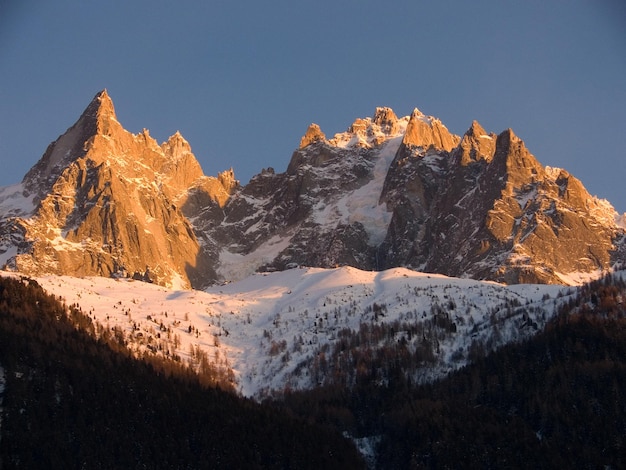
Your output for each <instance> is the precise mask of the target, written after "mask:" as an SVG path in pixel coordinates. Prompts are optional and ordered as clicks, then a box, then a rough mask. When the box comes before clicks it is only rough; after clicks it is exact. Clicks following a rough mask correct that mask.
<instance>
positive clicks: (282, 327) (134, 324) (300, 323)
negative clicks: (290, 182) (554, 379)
mask: <svg viewBox="0 0 626 470" xmlns="http://www.w3.org/2000/svg"><path fill="white" fill-rule="evenodd" d="M37 282H39V284H40V285H41V286H42V287H44V288H45V289H46V290H47V291H49V292H50V293H52V294H55V295H57V296H60V297H62V298H63V299H64V300H65V302H66V303H67V304H68V305H69V304H74V303H77V304H79V305H80V306H81V308H82V310H83V311H84V312H88V313H89V315H90V316H91V317H92V318H93V319H94V320H96V321H97V322H99V323H101V324H102V325H103V327H104V328H107V329H114V330H116V332H118V334H119V332H123V335H124V337H125V340H126V341H127V342H128V344H129V345H130V346H131V348H132V349H135V350H136V351H138V352H147V353H149V354H159V355H163V356H167V357H170V358H173V360H181V361H188V362H190V363H191V364H194V366H198V362H199V358H200V357H202V356H204V357H206V358H208V360H209V361H210V362H211V363H212V364H215V365H217V366H218V367H220V368H223V369H224V370H227V369H229V368H232V370H233V371H234V377H235V381H236V388H237V389H238V390H239V391H240V392H241V393H242V394H244V395H246V396H256V397H260V396H263V395H265V394H267V393H271V392H280V391H282V390H284V389H286V388H291V389H298V388H309V387H312V386H315V385H317V384H319V383H330V382H331V381H333V380H335V379H334V378H333V377H335V378H337V377H338V376H339V375H342V379H341V380H343V381H344V382H345V383H350V381H353V380H354V379H355V376H354V374H356V364H355V365H353V366H350V367H346V366H345V364H343V363H341V361H342V360H345V359H346V357H347V356H346V355H348V354H349V355H350V357H351V358H353V359H354V360H355V361H357V359H358V358H359V357H360V355H361V354H362V353H363V351H364V350H365V349H369V350H370V351H374V352H376V351H380V352H381V354H382V353H383V352H384V353H386V354H387V353H389V352H390V351H395V352H396V353H398V352H399V351H400V350H401V351H403V353H404V354H405V355H406V354H409V355H412V356H410V357H413V358H414V360H413V359H412V360H410V361H409V362H407V363H406V367H404V368H403V372H404V373H406V374H408V375H411V376H412V377H414V378H415V379H416V380H428V379H431V378H434V377H437V376H441V375H442V374H446V373H447V372H449V371H450V370H453V369H456V368H458V367H460V366H462V365H464V364H466V363H467V361H468V360H469V359H470V357H471V356H472V354H478V353H479V352H480V351H485V350H490V349H492V348H495V347H497V346H499V345H502V344H505V343H507V342H510V341H515V340H517V339H519V338H522V337H524V336H527V335H530V334H533V333H535V332H536V331H537V330H538V329H539V328H541V327H542V325H543V324H544V323H545V321H547V320H548V319H549V318H550V317H551V315H552V314H553V312H554V309H555V304H556V302H557V295H559V294H560V293H561V290H562V287H560V286H546V285H516V286H504V285H500V284H496V283H491V282H479V281H474V280H469V279H455V278H449V277H445V276H440V275H432V274H423V273H417V272H414V271H410V270H407V269H402V268H396V269H391V270H387V271H384V272H371V271H361V270H358V269H355V268H350V267H343V268H337V269H321V268H298V269H290V270H286V271H283V272H276V273H263V274H255V275H253V276H250V277H248V278H246V279H244V280H242V281H239V282H234V283H231V284H226V285H221V286H215V287H212V288H210V289H208V290H206V291H189V290H169V289H167V288H165V287H161V286H156V285H153V284H147V283H144V282H138V281H129V280H125V279H124V280H114V279H106V278H99V277H86V278H75V277H68V276H47V277H40V278H37ZM357 337H358V338H359V340H358V341H357V342H358V343H359V344H352V343H351V341H353V340H354V339H355V338H357ZM342 348H343V349H346V348H347V349H346V351H344V352H345V354H344V352H340V349H342ZM420 354H421V356H420ZM322 357H323V358H324V360H323V361H322V360H321V358H322ZM342 358H343V359H342ZM194 361H195V362H194ZM344 375H345V377H344ZM377 380H380V381H381V382H384V380H387V378H386V376H385V371H384V370H383V371H380V372H379V373H378V375H377ZM342 383H343V382H342Z"/></svg>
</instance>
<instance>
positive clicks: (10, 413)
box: [0, 278, 363, 469]
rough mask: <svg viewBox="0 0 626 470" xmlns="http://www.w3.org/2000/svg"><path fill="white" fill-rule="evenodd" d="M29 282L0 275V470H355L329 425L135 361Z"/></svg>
mask: <svg viewBox="0 0 626 470" xmlns="http://www.w3.org/2000/svg"><path fill="white" fill-rule="evenodd" d="M92 328H94V326H93V325H91V320H90V319H89V317H88V316H86V315H84V314H82V312H81V311H80V309H79V308H77V307H76V306H73V307H70V308H68V307H66V306H64V305H62V304H61V303H60V302H58V301H57V300H56V299H55V298H54V297H52V296H49V295H47V294H46V293H45V292H44V291H43V289H41V288H40V287H39V286H38V285H37V283H36V282H34V281H29V280H27V279H11V278H1V279H0V365H1V366H2V367H3V369H4V377H5V381H6V383H5V390H4V393H3V397H2V398H3V400H2V408H3V410H2V421H1V427H0V468H3V469H9V468H29V469H31V468H361V467H362V466H363V465H362V461H361V459H360V457H359V455H358V453H357V452H356V450H355V449H354V447H353V446H352V445H351V443H350V441H348V440H347V439H345V438H343V437H342V436H341V435H340V433H339V432H338V431H336V430H334V429H331V428H329V427H326V426H320V425H317V424H307V423H304V422H303V421H302V420H301V419H299V418H295V417H290V416H286V415H285V414H284V413H282V412H280V411H277V410H276V409H275V408H271V407H264V406H260V405H258V404H256V403H254V402H252V401H251V400H245V399H243V398H240V397H238V396H236V395H235V394H234V393H232V392H230V391H225V390H221V389H220V388H218V387H215V386H208V385H207V383H209V382H210V381H207V378H206V377H204V378H203V377H200V376H198V375H197V374H195V373H194V372H193V371H192V370H190V369H189V368H187V367H185V366H182V365H177V364H175V363H173V362H172V361H165V360H164V361H159V360H156V359H154V358H152V359H149V358H148V357H146V360H137V359H135V358H133V357H132V354H131V352H130V351H129V350H127V349H126V348H125V347H124V345H123V344H121V343H120V341H118V339H116V337H115V334H114V332H113V333H104V334H101V335H100V336H99V339H97V340H96V339H95V338H94V336H93V335H92V334H90V333H89V330H90V329H92Z"/></svg>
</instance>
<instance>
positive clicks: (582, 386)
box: [273, 276, 626, 468]
mask: <svg viewBox="0 0 626 470" xmlns="http://www.w3.org/2000/svg"><path fill="white" fill-rule="evenodd" d="M625 302H626V285H625V283H624V281H623V280H622V279H621V277H614V276H607V277H605V278H604V279H602V280H600V281H596V282H593V283H591V284H589V285H586V286H584V287H583V288H581V289H580V293H579V294H578V296H576V297H573V298H571V299H570V300H569V302H567V303H564V304H563V305H562V306H561V308H560V311H559V312H558V314H557V316H556V317H555V318H554V319H553V320H552V321H551V322H550V323H548V325H547V327H546V329H545V330H544V331H543V332H541V333H539V334H538V335H536V336H535V337H533V338H532V339H530V340H528V341H525V342H523V343H520V344H510V345H508V346H505V347H503V348H501V349H499V350H497V351H496V352H494V353H491V354H488V355H487V356H486V357H476V358H475V362H474V363H473V364H471V365H469V366H467V367H465V368H463V369H461V370H460V371H458V372H455V373H452V374H450V375H449V376H448V377H446V378H445V379H443V380H440V381H437V382H435V383H432V384H429V385H421V386H418V385H415V384H412V383H411V382H410V380H407V379H405V378H404V377H403V376H402V375H400V374H397V375H394V376H393V379H392V380H390V381H389V382H388V383H387V384H386V385H385V386H378V385H375V384H376V383H377V381H376V380H370V379H368V378H367V377H365V376H362V375H361V376H360V379H359V381H358V382H357V384H356V385H355V386H354V387H352V388H350V389H346V388H345V387H340V386H332V385H330V386H327V387H324V388H319V389H316V390H311V391H308V392H289V393H286V394H285V395H284V396H283V397H282V398H281V399H279V400H275V401H274V402H273V403H274V405H275V406H281V407H285V408H287V409H290V410H291V411H292V412H293V413H294V414H296V415H299V416H304V417H307V418H308V419H309V420H310V421H311V422H318V423H324V424H330V425H333V426H336V427H338V428H339V429H341V430H344V431H346V432H348V433H350V434H351V435H352V436H355V437H368V436H369V437H372V438H373V439H372V442H373V443H374V444H376V456H377V461H376V466H377V468H624V467H625V466H626V304H625ZM371 374H372V377H374V376H375V374H376V371H375V370H372V371H371Z"/></svg>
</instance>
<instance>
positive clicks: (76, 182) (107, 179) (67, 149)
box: [1, 91, 237, 287]
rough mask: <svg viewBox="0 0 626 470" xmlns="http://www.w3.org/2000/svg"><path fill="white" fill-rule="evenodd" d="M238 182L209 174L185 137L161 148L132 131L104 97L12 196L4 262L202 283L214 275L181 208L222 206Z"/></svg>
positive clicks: (35, 269) (35, 270)
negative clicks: (204, 203) (206, 201)
mask: <svg viewBox="0 0 626 470" xmlns="http://www.w3.org/2000/svg"><path fill="white" fill-rule="evenodd" d="M236 184H237V183H236V182H235V181H234V179H233V178H232V173H228V172H226V173H224V174H222V175H220V176H219V177H218V178H210V177H206V176H204V175H203V173H202V169H201V168H200V165H199V164H198V162H197V160H196V159H195V157H194V156H193V154H192V153H191V149H190V147H189V144H188V143H187V141H185V139H184V138H183V137H182V136H181V135H180V134H179V133H176V134H174V135H173V136H172V137H170V138H169V140H168V141H167V142H164V143H163V144H161V145H158V144H157V142H156V141H155V140H154V139H153V138H152V137H150V135H149V133H148V131H147V130H144V131H143V132H142V133H141V134H138V135H133V134H131V133H130V132H128V131H126V130H124V128H123V127H122V126H121V124H120V123H119V122H118V121H117V119H116V117H115V110H114V107H113V103H112V101H111V99H110V97H109V95H108V94H107V92H106V91H102V92H100V93H98V94H97V95H96V97H95V98H94V99H93V101H92V102H91V103H90V104H89V106H88V107H87V109H86V110H85V112H84V113H83V114H82V116H81V117H80V118H79V119H78V121H77V122H76V123H75V124H74V125H73V126H72V127H70V128H69V129H68V130H67V131H66V132H65V133H64V134H63V135H62V136H60V137H59V138H58V139H57V140H56V141H54V142H53V143H52V144H50V146H49V147H48V149H47V150H46V152H45V153H44V155H43V157H42V158H41V159H40V160H39V162H37V164H36V165H35V166H34V167H33V168H32V169H31V170H30V171H29V172H28V173H27V174H26V176H25V177H24V179H23V181H22V183H21V184H20V185H17V186H14V187H11V188H5V189H4V191H3V194H2V197H3V199H4V201H3V203H4V204H3V205H4V207H3V208H4V210H3V214H2V216H3V217H2V231H1V232H2V241H3V244H4V250H8V253H7V252H6V251H5V259H6V262H7V263H8V266H9V267H10V268H12V269H15V270H17V271H20V272H24V273H28V274H31V275H34V274H44V273H52V274H72V275H78V276H81V275H89V274H96V275H101V276H111V275H114V274H119V273H123V272H128V273H130V274H133V273H141V276H142V277H144V278H150V279H151V280H153V281H155V282H158V283H160V284H170V285H182V286H187V287H189V286H190V285H198V284H201V283H202V282H203V279H205V278H206V277H209V278H213V277H214V274H213V268H212V263H211V262H210V260H209V254H208V253H207V252H205V251H204V250H203V249H202V248H201V246H200V244H199V243H198V239H197V237H196V236H195V234H194V230H193V227H192V225H191V223H190V222H189V220H188V218H187V217H186V216H185V214H184V213H183V209H182V208H183V207H187V206H189V207H191V206H193V205H194V204H196V203H198V201H199V200H201V199H202V197H206V198H209V199H211V200H212V201H216V203H217V204H221V203H223V202H224V200H225V199H226V198H227V197H228V194H229V192H230V191H231V190H232V189H233V188H234V187H235V186H236ZM7 255H9V256H7Z"/></svg>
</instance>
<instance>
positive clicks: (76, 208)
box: [0, 91, 626, 287]
mask: <svg viewBox="0 0 626 470" xmlns="http://www.w3.org/2000/svg"><path fill="white" fill-rule="evenodd" d="M0 208H1V209H2V212H1V215H0V243H1V244H0V261H1V262H2V263H3V264H4V265H5V266H6V267H7V268H11V269H16V270H19V271H21V272H24V273H27V274H44V273H53V274H72V275H102V276H111V275H116V274H121V273H131V274H132V273H140V274H142V275H145V273H146V271H147V272H148V276H147V277H150V279H151V280H153V281H155V282H158V283H160V284H167V285H176V286H187V287H188V286H193V287H202V286H205V285H207V284H209V283H211V282H214V281H217V280H224V279H226V280H228V279H234V278H240V277H243V276H245V275H247V274H250V273H252V272H254V271H256V270H277V269H278V270H280V269H285V268H289V267H292V266H296V265H308V266H320V267H333V266H337V265H350V266H354V267H358V268H360V269H368V270H381V269H386V268H390V267H394V266H406V267H410V268H413V269H417V270H422V271H428V272H436V273H443V274H447V275H451V276H466V277H473V278H477V279H491V280H496V281H501V282H506V283H518V282H547V283H557V282H558V283H562V282H566V283H569V282H575V281H576V276H579V277H584V276H592V275H593V274H594V273H597V272H599V271H602V270H607V269H610V268H611V267H612V266H613V265H614V264H615V263H622V262H623V261H624V259H626V256H625V251H626V250H625V249H624V243H623V238H624V230H623V229H622V228H621V227H620V226H619V225H618V224H617V222H616V220H617V219H618V215H617V214H616V212H615V210H614V209H613V208H612V207H611V205H610V204H609V203H608V202H606V201H602V200H598V199H597V198H595V197H592V196H590V195H589V193H588V192H587V191H586V190H585V188H584V187H583V185H582V183H581V182H580V181H579V180H577V179H576V178H574V177H573V176H571V175H570V174H568V173H567V172H566V171H565V170H560V169H553V168H547V167H543V166H542V165H541V164H540V163H539V162H538V161H537V160H536V159H535V157H534V156H533V155H532V154H531V153H530V152H529V151H528V150H527V148H526V146H525V145H524V143H523V142H522V140H521V139H519V138H518V137H517V136H516V135H515V134H514V133H513V131H511V130H506V131H504V132H502V133H501V134H500V135H495V134H492V133H487V132H486V131H485V130H484V129H483V128H482V127H481V126H480V124H478V123H477V122H474V123H472V125H471V127H470V128H469V129H468V131H467V132H466V133H465V134H464V135H463V136H462V137H459V136H456V135H454V134H452V133H450V132H449V131H448V130H447V129H446V127H445V126H444V125H443V124H442V123H441V122H440V121H439V120H438V119H436V118H433V117H431V116H425V115H424V114H422V113H421V112H420V111H419V110H417V109H416V110H415V111H414V112H413V113H412V114H411V115H410V116H406V117H402V118H398V117H397V116H396V115H395V113H394V112H393V111H392V110H391V109H389V108H377V109H376V112H375V114H374V116H373V117H371V118H364V119H357V120H355V121H354V123H353V124H352V125H351V126H350V127H349V129H348V130H347V131H346V132H344V133H340V134H337V135H335V136H334V137H332V138H330V139H329V138H327V136H326V135H325V134H324V133H323V132H322V130H321V129H320V128H319V126H317V125H315V124H312V125H311V126H310V127H309V128H308V130H307V131H306V133H305V134H304V136H303V137H302V139H301V141H300V146H299V148H298V149H297V150H296V151H295V152H294V153H293V155H292V157H291V161H290V162H289V164H288V166H287V170H286V171H285V172H284V173H276V172H275V171H274V170H273V169H271V168H268V169H265V170H263V171H262V172H261V173H259V174H258V175H256V176H255V177H253V178H252V179H251V180H250V182H249V183H248V184H247V185H245V186H240V185H239V183H238V182H237V180H236V179H235V176H234V173H233V171H232V170H228V171H225V172H223V173H221V174H219V175H218V176H217V177H209V176H205V175H204V174H203V172H202V169H201V168H200V165H199V164H198V162H197V160H196V159H195V157H194V155H193V153H192V152H191V148H190V146H189V144H188V143H187V142H186V141H185V139H184V138H183V137H182V136H181V135H180V134H179V133H176V134H174V135H173V136H172V137H170V139H169V140H168V141H167V142H164V143H163V144H161V145H159V144H158V143H157V142H156V141H155V140H154V139H152V138H151V137H150V135H149V133H148V132H147V131H144V132H142V133H140V134H138V135H133V134H131V133H130V132H128V131H126V130H124V129H123V127H122V126H121V124H120V123H119V122H118V121H117V119H116V117H115V111H114V108H113V103H112V102H111V99H110V98H109V96H108V95H107V93H106V91H103V92H101V93H99V94H98V95H96V97H95V98H94V100H93V101H92V102H91V104H90V105H89V106H88V107H87V109H86V110H85V112H84V113H83V115H82V116H81V117H80V119H79V120H78V121H77V122H76V124H74V125H73V126H72V127H71V128H69V129H68V130H67V131H66V132H65V133H64V134H63V135H62V136H61V137H59V138H58V139H57V140H56V141H55V142H53V143H52V144H51V145H50V146H49V147H48V149H47V151H46V152H45V154H44V156H43V157H42V158H41V160H40V161H39V162H38V163H37V164H36V165H35V166H34V167H33V168H32V169H31V170H30V171H29V172H28V174H27V175H26V176H25V178H24V180H23V182H22V183H21V184H20V185H16V186H13V187H9V188H2V189H0Z"/></svg>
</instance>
